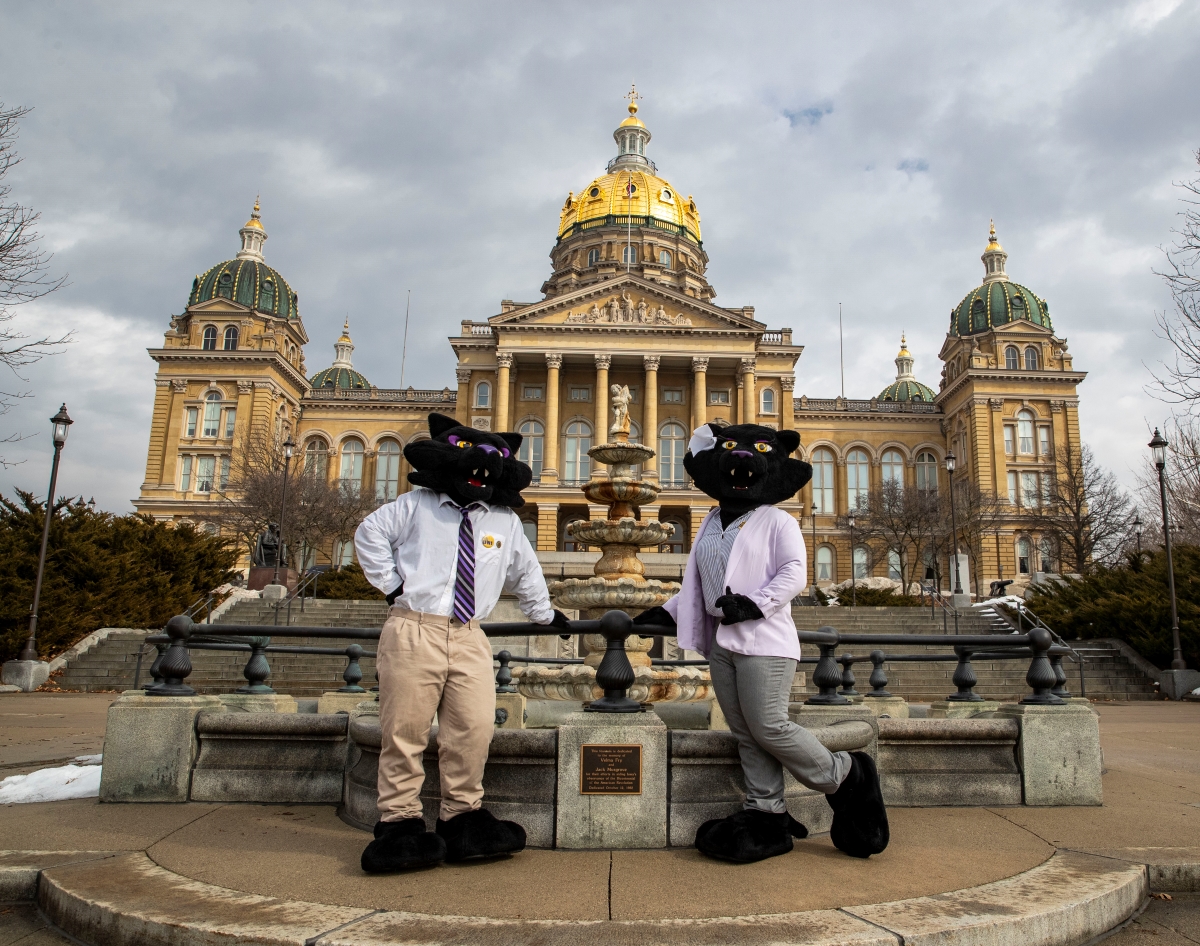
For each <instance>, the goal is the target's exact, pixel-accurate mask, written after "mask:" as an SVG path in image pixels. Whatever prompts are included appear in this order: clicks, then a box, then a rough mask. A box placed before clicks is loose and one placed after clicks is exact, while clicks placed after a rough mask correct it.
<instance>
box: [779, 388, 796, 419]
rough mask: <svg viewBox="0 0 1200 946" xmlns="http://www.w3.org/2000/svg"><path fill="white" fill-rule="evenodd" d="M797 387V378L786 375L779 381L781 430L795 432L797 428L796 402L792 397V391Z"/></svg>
mask: <svg viewBox="0 0 1200 946" xmlns="http://www.w3.org/2000/svg"><path fill="white" fill-rule="evenodd" d="M795 386H796V376H795V375H791V374H785V375H784V376H783V377H782V378H780V379H779V429H780V430H794V429H795V427H796V401H795V399H794V398H793V397H792V389H793V388H794V387H795Z"/></svg>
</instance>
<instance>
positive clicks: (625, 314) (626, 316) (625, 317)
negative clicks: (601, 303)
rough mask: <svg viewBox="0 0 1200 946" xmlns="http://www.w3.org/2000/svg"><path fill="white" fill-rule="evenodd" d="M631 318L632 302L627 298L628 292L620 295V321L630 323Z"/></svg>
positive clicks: (632, 318)
mask: <svg viewBox="0 0 1200 946" xmlns="http://www.w3.org/2000/svg"><path fill="white" fill-rule="evenodd" d="M633 320H634V317H633V300H632V299H631V298H630V297H629V291H628V290H626V291H624V292H622V293H621V319H620V321H622V322H632V321H633Z"/></svg>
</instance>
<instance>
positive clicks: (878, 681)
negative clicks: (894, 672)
mask: <svg viewBox="0 0 1200 946" xmlns="http://www.w3.org/2000/svg"><path fill="white" fill-rule="evenodd" d="M886 660H887V655H886V654H885V653H884V652H883V651H882V650H873V651H871V679H870V684H871V692H870V693H868V694H867V696H877V697H887V696H891V695H892V694H891V693H889V692H888V688H887V685H888V678H887V674H886V673H884V672H883V665H884V662H885V661H886Z"/></svg>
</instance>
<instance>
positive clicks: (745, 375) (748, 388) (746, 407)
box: [741, 358, 758, 424]
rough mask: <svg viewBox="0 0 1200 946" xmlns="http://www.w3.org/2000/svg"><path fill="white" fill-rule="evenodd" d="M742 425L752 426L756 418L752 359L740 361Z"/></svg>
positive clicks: (756, 400) (756, 407)
mask: <svg viewBox="0 0 1200 946" xmlns="http://www.w3.org/2000/svg"><path fill="white" fill-rule="evenodd" d="M741 408H742V423H743V424H753V423H754V420H755V418H756V417H757V416H758V392H756V391H755V390H754V359H753V358H743V359H742V403H741Z"/></svg>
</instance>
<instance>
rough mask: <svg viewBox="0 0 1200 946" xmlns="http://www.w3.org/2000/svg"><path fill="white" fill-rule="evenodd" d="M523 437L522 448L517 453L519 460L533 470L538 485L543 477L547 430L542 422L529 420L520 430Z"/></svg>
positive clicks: (534, 479)
mask: <svg viewBox="0 0 1200 946" xmlns="http://www.w3.org/2000/svg"><path fill="white" fill-rule="evenodd" d="M517 433H519V434H520V435H521V448H520V449H519V450H518V451H517V459H518V460H520V461H521V462H522V463H524V464H525V465H526V466H528V467H529V468H530V469H531V470H533V481H534V482H535V483H536V482H537V481H538V479H539V478H540V477H541V475H542V449H543V447H544V446H545V438H546V428H545V427H543V426H542V422H541V421H540V420H527V421H525V422H524V423H523V424H522V425H521V426H520V427H519V428H518V429H517Z"/></svg>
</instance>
